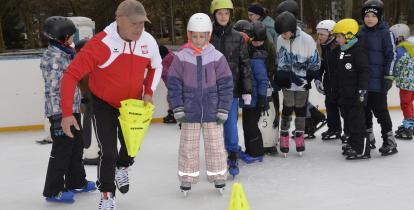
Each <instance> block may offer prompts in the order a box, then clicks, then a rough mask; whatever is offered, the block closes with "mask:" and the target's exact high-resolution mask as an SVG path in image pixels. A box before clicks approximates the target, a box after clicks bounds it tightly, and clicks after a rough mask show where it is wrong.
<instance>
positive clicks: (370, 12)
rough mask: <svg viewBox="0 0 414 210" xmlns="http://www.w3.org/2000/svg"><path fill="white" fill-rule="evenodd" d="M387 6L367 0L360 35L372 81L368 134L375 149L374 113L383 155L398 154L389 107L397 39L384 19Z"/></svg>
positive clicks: (366, 120)
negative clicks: (366, 54) (388, 101)
mask: <svg viewBox="0 0 414 210" xmlns="http://www.w3.org/2000/svg"><path fill="white" fill-rule="evenodd" d="M383 7H384V4H383V3H382V1H380V0H368V1H366V2H365V3H364V5H363V7H362V18H363V20H364V25H363V27H362V28H361V30H360V32H359V35H360V37H361V40H363V41H364V43H365V47H366V49H367V52H368V61H369V68H370V74H369V82H368V89H367V90H368V101H367V107H366V111H365V115H366V116H365V117H366V118H365V122H366V127H367V135H368V138H369V141H370V146H371V148H372V149H373V148H375V137H374V134H373V130H372V113H373V114H374V116H375V117H376V118H377V119H378V123H379V124H380V125H381V135H382V139H383V143H382V146H381V148H380V149H379V151H380V153H381V154H382V155H391V154H395V153H397V152H398V151H397V143H396V142H395V139H394V134H393V132H392V121H391V117H390V113H389V111H388V105H387V93H388V90H389V89H390V88H391V87H392V83H393V80H394V77H393V74H394V73H393V71H394V64H395V56H396V54H395V43H394V37H393V35H392V33H391V32H390V30H389V28H388V24H387V23H386V22H385V21H383V20H382V12H383Z"/></svg>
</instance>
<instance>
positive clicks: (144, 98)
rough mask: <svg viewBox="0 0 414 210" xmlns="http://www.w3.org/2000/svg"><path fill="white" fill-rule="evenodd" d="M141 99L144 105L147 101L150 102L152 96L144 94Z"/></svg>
mask: <svg viewBox="0 0 414 210" xmlns="http://www.w3.org/2000/svg"><path fill="white" fill-rule="evenodd" d="M142 100H143V101H144V105H145V106H146V105H147V104H148V103H151V104H153V103H152V96H150V95H148V94H144V97H142Z"/></svg>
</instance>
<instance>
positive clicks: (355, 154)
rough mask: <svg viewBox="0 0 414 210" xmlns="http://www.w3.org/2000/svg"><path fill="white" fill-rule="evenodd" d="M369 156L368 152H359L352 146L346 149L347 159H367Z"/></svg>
mask: <svg viewBox="0 0 414 210" xmlns="http://www.w3.org/2000/svg"><path fill="white" fill-rule="evenodd" d="M369 158H371V155H370V154H369V152H365V153H364V154H361V153H359V152H357V151H355V150H354V149H352V148H351V149H350V150H348V151H347V157H346V159H347V160H362V159H369Z"/></svg>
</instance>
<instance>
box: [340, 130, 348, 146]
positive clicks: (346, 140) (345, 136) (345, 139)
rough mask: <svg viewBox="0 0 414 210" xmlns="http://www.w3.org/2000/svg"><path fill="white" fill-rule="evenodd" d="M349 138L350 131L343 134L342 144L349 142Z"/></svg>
mask: <svg viewBox="0 0 414 210" xmlns="http://www.w3.org/2000/svg"><path fill="white" fill-rule="evenodd" d="M348 140H349V134H348V133H344V134H343V135H342V136H341V141H342V144H347V143H348Z"/></svg>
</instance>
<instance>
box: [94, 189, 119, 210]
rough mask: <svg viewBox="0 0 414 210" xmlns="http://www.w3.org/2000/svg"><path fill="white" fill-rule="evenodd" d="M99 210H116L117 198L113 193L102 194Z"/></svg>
mask: <svg viewBox="0 0 414 210" xmlns="http://www.w3.org/2000/svg"><path fill="white" fill-rule="evenodd" d="M98 209H99V210H115V209H116V204H115V196H114V194H113V193H111V192H101V200H100V201H99V208H98Z"/></svg>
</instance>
